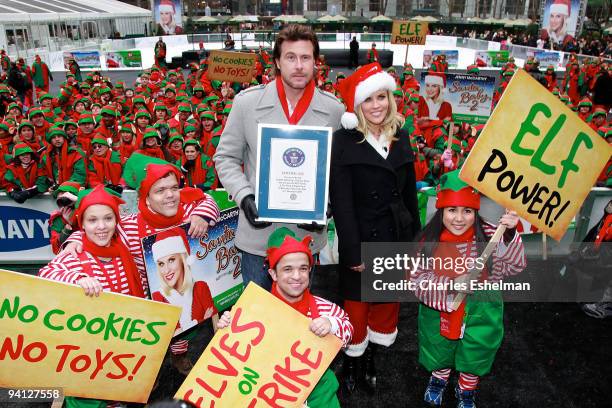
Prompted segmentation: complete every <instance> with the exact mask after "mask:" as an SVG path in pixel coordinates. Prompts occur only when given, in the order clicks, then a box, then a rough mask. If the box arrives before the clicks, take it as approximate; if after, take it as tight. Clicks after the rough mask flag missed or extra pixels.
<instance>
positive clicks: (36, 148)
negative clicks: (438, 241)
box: [19, 136, 42, 153]
mask: <svg viewBox="0 0 612 408" xmlns="http://www.w3.org/2000/svg"><path fill="white" fill-rule="evenodd" d="M34 138H36V136H34ZM19 139H21V143H23V144H26V145H28V146H30V149H32V150H33V151H34V153H38V151H39V150H40V149H41V148H42V146H41V145H40V143H39V142H37V141H36V140H32V141H29V140H25V139H23V138H22V137H21V136H19Z"/></svg>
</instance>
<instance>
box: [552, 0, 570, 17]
mask: <svg viewBox="0 0 612 408" xmlns="http://www.w3.org/2000/svg"><path fill="white" fill-rule="evenodd" d="M570 11H571V0H555V1H554V2H553V3H552V4H551V5H550V14H553V13H555V14H562V15H564V16H569V15H570Z"/></svg>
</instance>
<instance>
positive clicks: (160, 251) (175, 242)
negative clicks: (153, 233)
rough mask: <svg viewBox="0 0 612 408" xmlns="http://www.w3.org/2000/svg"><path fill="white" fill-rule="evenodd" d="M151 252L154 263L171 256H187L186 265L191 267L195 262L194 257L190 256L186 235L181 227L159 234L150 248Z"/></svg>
mask: <svg viewBox="0 0 612 408" xmlns="http://www.w3.org/2000/svg"><path fill="white" fill-rule="evenodd" d="M151 252H152V254H153V260H154V261H155V262H157V261H159V260H160V259H161V258H163V257H165V256H168V255H173V254H187V265H193V263H194V262H195V260H196V258H195V256H192V255H191V248H190V247H189V241H188V240H187V234H186V233H185V230H184V229H183V228H181V227H175V228H172V229H169V230H166V231H164V232H161V233H159V234H158V235H157V237H156V238H155V242H154V243H153V245H152V246H151Z"/></svg>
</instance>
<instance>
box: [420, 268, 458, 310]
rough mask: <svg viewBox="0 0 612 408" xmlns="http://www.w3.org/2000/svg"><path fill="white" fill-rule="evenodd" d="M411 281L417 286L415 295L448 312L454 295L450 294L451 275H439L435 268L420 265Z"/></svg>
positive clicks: (431, 305) (428, 303)
mask: <svg viewBox="0 0 612 408" xmlns="http://www.w3.org/2000/svg"><path fill="white" fill-rule="evenodd" d="M410 281H411V283H412V284H413V285H414V288H415V296H416V297H417V299H419V300H420V301H421V302H423V303H424V304H425V305H426V306H429V307H431V308H432V309H436V310H439V311H442V312H448V311H449V310H448V305H450V304H452V299H453V297H454V295H452V294H449V291H448V290H447V288H449V287H450V284H451V281H452V279H451V278H450V277H449V276H442V275H438V274H437V273H436V272H435V271H434V270H433V269H426V268H422V267H419V268H417V269H416V270H414V271H413V272H412V275H411V277H410Z"/></svg>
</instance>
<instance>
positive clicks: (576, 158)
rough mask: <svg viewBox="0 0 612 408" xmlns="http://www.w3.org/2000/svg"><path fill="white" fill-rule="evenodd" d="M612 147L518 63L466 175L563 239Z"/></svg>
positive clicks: (464, 171) (466, 166) (463, 173)
mask: <svg viewBox="0 0 612 408" xmlns="http://www.w3.org/2000/svg"><path fill="white" fill-rule="evenodd" d="M611 154H612V148H610V146H609V145H608V143H606V142H605V140H604V139H603V138H602V137H601V136H599V135H598V134H596V133H595V132H594V131H593V130H592V129H591V128H590V127H588V126H587V125H586V124H585V123H584V122H583V121H582V120H581V119H580V118H579V117H578V115H576V113H575V112H572V111H571V110H570V109H569V108H568V107H567V106H565V105H564V104H563V103H562V102H561V101H559V100H558V99H557V98H556V97H555V96H554V95H553V94H551V93H550V92H548V91H547V90H546V89H545V88H544V87H543V86H542V85H540V84H539V83H538V82H537V81H536V80H535V79H533V78H532V77H531V76H530V75H529V74H527V73H526V72H525V71H523V70H519V71H518V72H517V73H516V74H515V75H514V77H513V78H512V80H511V82H510V84H509V85H508V87H507V88H506V90H505V92H504V94H503V96H502V98H501V100H500V102H499V104H498V105H497V107H496V108H495V110H494V111H493V114H492V115H491V118H490V119H489V122H488V123H487V125H486V127H485V128H484V129H483V131H482V134H481V135H480V137H479V138H478V141H477V142H476V144H475V145H474V147H473V149H472V151H471V153H470V155H469V156H468V158H467V160H466V162H465V163H464V165H463V167H462V169H461V173H460V177H461V179H463V180H464V181H465V182H467V183H469V184H470V185H471V186H473V187H474V188H476V189H477V190H479V191H480V192H481V193H483V194H484V195H486V196H488V197H489V198H491V199H492V200H494V201H496V202H497V203H499V204H500V205H502V206H504V207H505V208H508V209H512V210H515V211H516V212H517V213H518V214H519V215H520V216H521V217H523V218H525V219H526V220H527V221H529V222H530V223H531V224H533V225H535V226H536V227H537V228H538V229H540V230H542V231H543V232H545V233H546V234H548V235H550V236H551V237H553V238H554V239H556V240H560V239H561V237H562V236H563V234H564V232H565V230H566V229H567V227H568V226H569V224H570V222H571V220H572V218H573V217H574V215H576V213H577V212H578V210H579V209H580V206H581V205H582V203H583V201H584V200H585V198H586V196H587V194H588V193H589V191H590V190H591V187H593V185H594V184H595V181H596V180H597V177H598V175H599V173H600V172H601V170H602V169H603V167H604V166H605V164H606V163H607V161H608V159H609V158H610V155H611Z"/></svg>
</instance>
